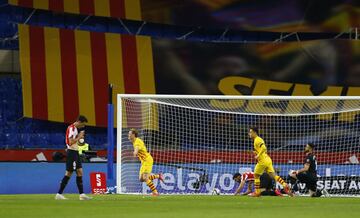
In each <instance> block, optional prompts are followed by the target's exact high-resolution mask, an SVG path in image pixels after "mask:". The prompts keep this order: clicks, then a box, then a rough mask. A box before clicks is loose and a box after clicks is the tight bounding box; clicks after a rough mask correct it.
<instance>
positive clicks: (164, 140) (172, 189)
mask: <svg viewBox="0 0 360 218" xmlns="http://www.w3.org/2000/svg"><path fill="white" fill-rule="evenodd" d="M359 114H360V96H220V95H209V96H206V95H200V96H195V95H140V94H119V95H118V96H117V164H116V181H117V193H119V194H145V193H149V191H150V190H149V189H148V187H147V186H146V185H145V184H142V183H141V182H140V181H139V179H138V177H139V169H140V162H139V161H138V160H137V158H135V157H133V154H132V152H133V146H132V144H131V143H130V142H129V140H128V139H127V135H128V131H129V130H130V128H136V129H138V130H139V132H140V136H139V137H140V138H141V139H143V140H144V142H145V144H146V147H147V149H148V151H149V152H150V153H151V155H152V156H153V158H154V166H153V173H160V172H161V173H163V175H164V179H165V181H164V182H158V181H156V180H154V184H155V185H156V187H157V189H158V191H159V192H160V193H162V194H209V193H211V192H212V191H213V190H214V189H218V190H220V192H221V193H222V194H231V193H233V192H234V191H235V189H236V188H237V186H238V184H235V182H234V181H233V179H232V177H233V174H234V173H237V172H240V173H243V172H245V171H250V170H251V171H252V170H253V169H254V166H255V160H254V155H253V152H252V150H253V143H252V141H251V140H250V139H249V137H248V134H247V133H248V128H249V127H250V126H256V127H258V128H259V134H260V136H261V137H262V138H263V139H264V140H265V143H266V145H267V148H268V153H269V155H270V157H271V158H272V160H273V165H274V167H275V168H276V170H277V172H278V174H279V175H280V176H282V177H283V178H284V179H286V178H287V175H288V172H289V171H290V170H293V169H300V168H302V167H303V163H304V159H305V153H304V147H305V145H306V144H307V143H313V144H314V145H315V146H316V148H315V152H314V154H315V156H316V159H317V164H318V165H317V166H318V167H317V174H318V182H317V186H318V188H319V189H326V190H327V191H328V192H329V194H330V195H336V196H360V164H359V158H360V115H359ZM298 188H299V192H300V193H306V192H307V190H306V187H305V185H304V184H298Z"/></svg>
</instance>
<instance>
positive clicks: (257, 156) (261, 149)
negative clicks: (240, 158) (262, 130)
mask: <svg viewBox="0 0 360 218" xmlns="http://www.w3.org/2000/svg"><path fill="white" fill-rule="evenodd" d="M257 147H259V148H260V152H259V153H258V154H257V155H256V156H255V159H258V158H259V157H261V155H262V154H263V153H264V152H266V147H265V143H264V142H263V141H260V142H257Z"/></svg>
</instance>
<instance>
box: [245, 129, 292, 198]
mask: <svg viewBox="0 0 360 218" xmlns="http://www.w3.org/2000/svg"><path fill="white" fill-rule="evenodd" d="M258 133H259V130H258V128H257V127H251V128H250V129H249V137H250V138H251V139H252V140H254V154H255V159H256V161H257V163H256V166H255V169H254V185H255V192H253V193H251V194H250V195H249V196H251V197H259V196H260V193H261V190H260V176H261V175H262V174H263V173H264V172H265V171H266V172H267V173H268V174H269V176H270V177H271V178H272V179H274V180H275V181H277V182H279V183H280V184H281V185H282V186H283V187H284V191H285V193H286V194H288V195H289V196H293V193H292V192H291V190H290V187H289V186H288V184H286V183H285V181H284V180H283V179H282V178H281V177H280V176H278V175H277V174H276V173H275V170H274V167H273V164H272V160H271V158H270V156H269V155H268V154H267V149H266V145H265V142H264V140H263V139H262V138H260V137H259V135H258Z"/></svg>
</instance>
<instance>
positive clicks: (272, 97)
mask: <svg viewBox="0 0 360 218" xmlns="http://www.w3.org/2000/svg"><path fill="white" fill-rule="evenodd" d="M123 98H132V99H146V98H156V99H215V100H359V101H360V96H280V95H164V94H117V112H116V113H117V136H116V137H117V139H116V149H117V151H116V187H117V188H116V193H117V194H131V193H123V192H122V188H121V187H122V184H121V179H122V175H121V173H122V172H121V155H122V152H121V144H122V110H123V105H122V104H121V102H122V99H123ZM359 109H360V106H359ZM345 112H346V111H345ZM118 164H120V165H118ZM344 197H345V196H344Z"/></svg>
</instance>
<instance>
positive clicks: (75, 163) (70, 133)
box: [55, 115, 91, 200]
mask: <svg viewBox="0 0 360 218" xmlns="http://www.w3.org/2000/svg"><path fill="white" fill-rule="evenodd" d="M87 122H88V120H87V119H86V117H85V116H82V115H80V116H79V117H78V118H77V119H76V121H75V122H74V123H73V124H71V125H70V126H68V128H67V130H66V139H65V142H66V147H67V149H66V172H65V176H64V178H63V179H62V180H61V183H60V188H59V191H58V193H57V194H56V196H55V199H56V200H65V199H66V198H65V197H64V196H63V195H62V193H63V191H64V189H65V187H66V185H67V183H68V182H69V179H70V177H71V175H72V173H73V172H74V170H75V171H76V185H77V187H78V189H79V194H80V196H79V199H80V200H89V199H91V197H88V196H86V195H85V194H84V188H83V180H82V175H83V169H82V164H81V159H80V156H79V152H78V150H79V147H78V141H79V140H80V139H83V138H84V135H85V131H81V132H80V133H79V132H78V129H79V128H84V127H85V124H86V123H87Z"/></svg>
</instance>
